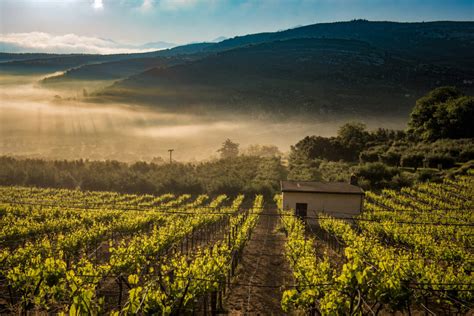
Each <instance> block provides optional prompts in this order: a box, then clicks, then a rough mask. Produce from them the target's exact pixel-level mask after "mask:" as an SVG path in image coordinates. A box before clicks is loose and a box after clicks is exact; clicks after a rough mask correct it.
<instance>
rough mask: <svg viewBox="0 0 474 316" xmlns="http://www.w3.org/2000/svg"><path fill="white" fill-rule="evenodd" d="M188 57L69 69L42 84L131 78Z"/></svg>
mask: <svg viewBox="0 0 474 316" xmlns="http://www.w3.org/2000/svg"><path fill="white" fill-rule="evenodd" d="M190 60H191V58H189V57H180V56H177V57H150V58H135V59H125V60H123V59H122V60H117V61H109V62H101V63H93V64H87V65H82V66H81V67H76V68H71V69H69V70H67V71H66V72H64V73H63V74H61V75H58V76H55V77H49V78H47V79H44V80H43V83H45V84H48V83H59V82H66V81H70V80H114V79H120V78H124V77H128V76H131V75H133V74H137V73H140V72H143V71H145V70H147V69H151V68H155V67H158V68H162V67H169V66H173V65H177V64H181V63H184V62H187V61H190Z"/></svg>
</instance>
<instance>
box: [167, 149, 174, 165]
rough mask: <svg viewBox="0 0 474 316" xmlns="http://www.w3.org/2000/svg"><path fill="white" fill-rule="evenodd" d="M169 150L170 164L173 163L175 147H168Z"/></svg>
mask: <svg viewBox="0 0 474 316" xmlns="http://www.w3.org/2000/svg"><path fill="white" fill-rule="evenodd" d="M168 151H169V152H170V164H172V163H173V151H174V149H168Z"/></svg>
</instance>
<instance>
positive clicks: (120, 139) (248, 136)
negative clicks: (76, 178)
mask: <svg viewBox="0 0 474 316" xmlns="http://www.w3.org/2000/svg"><path fill="white" fill-rule="evenodd" d="M51 75H55V74H49V75H48V76H51ZM44 77H45V76H43V77H39V76H18V75H15V76H13V75H0V155H12V156H18V157H25V158H48V159H79V158H87V159H117V160H122V161H136V160H146V161H150V160H151V159H153V158H154V157H163V158H165V159H167V155H168V149H170V148H173V149H175V151H174V153H173V158H174V159H176V160H179V161H196V160H204V159H210V158H213V157H216V156H217V152H216V150H217V149H218V148H219V147H220V145H221V143H222V142H223V141H224V140H225V139H226V138H230V139H232V140H233V141H235V142H237V143H239V144H240V146H241V148H245V147H246V146H248V145H251V144H266V145H269V144H272V145H276V146H278V147H279V148H280V150H281V151H282V152H288V151H289V149H290V145H292V144H295V143H296V142H297V141H298V140H300V139H302V138H303V137H304V136H307V135H321V136H332V135H335V134H336V133H337V129H338V127H339V126H340V125H341V124H343V123H345V122H347V119H340V120H334V119H332V120H327V119H326V120H324V119H322V118H321V120H314V121H309V120H296V119H295V120H286V121H285V122H282V121H275V120H270V119H257V118H254V117H250V116H235V115H228V116H219V117H216V116H214V115H212V113H208V114H199V115H197V114H185V113H169V112H163V111H159V110H156V109H150V108H145V107H141V106H137V105H134V104H110V103H97V104H93V103H90V102H84V98H83V88H85V89H87V91H93V90H94V89H98V88H100V87H103V86H106V85H108V84H110V82H89V83H88V82H80V83H73V84H71V85H69V86H67V87H60V88H57V87H56V88H51V87H45V85H41V84H40V83H39V81H40V80H41V79H42V78H44ZM365 122H366V123H367V125H368V126H369V128H375V127H378V126H383V127H385V128H403V126H404V122H403V121H401V120H398V121H394V120H391V119H387V120H386V121H383V120H380V119H377V120H376V119H372V120H367V119H366V120H365Z"/></svg>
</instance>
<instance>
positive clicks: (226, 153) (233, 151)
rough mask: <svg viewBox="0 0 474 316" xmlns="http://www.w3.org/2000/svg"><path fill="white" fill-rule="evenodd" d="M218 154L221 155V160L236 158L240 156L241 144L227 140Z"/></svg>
mask: <svg viewBox="0 0 474 316" xmlns="http://www.w3.org/2000/svg"><path fill="white" fill-rule="evenodd" d="M217 152H219V153H220V154H221V159H227V158H236V157H237V156H238V155H239V144H237V143H234V142H233V141H231V140H230V139H229V138H227V139H226V140H225V142H224V143H222V147H221V148H220V149H219V150H217Z"/></svg>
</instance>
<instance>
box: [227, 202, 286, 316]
mask: <svg viewBox="0 0 474 316" xmlns="http://www.w3.org/2000/svg"><path fill="white" fill-rule="evenodd" d="M265 213H267V214H272V215H277V212H276V210H275V209H272V210H266V211H265ZM278 221H279V219H278V217H277V216H265V215H262V216H260V219H259V222H258V224H257V226H256V227H255V229H254V232H253V234H252V238H251V239H250V240H249V241H248V243H247V245H246V247H245V249H244V252H243V256H242V261H241V262H240V265H239V268H238V270H237V273H236V277H235V279H234V280H233V283H235V284H234V285H233V286H232V288H231V289H230V291H229V293H228V295H227V297H226V299H225V302H226V303H225V309H226V311H228V313H229V314H230V315H241V314H245V315H248V314H251V315H285V313H284V312H283V311H282V310H281V307H280V300H281V296H282V293H283V291H284V288H281V287H280V286H281V285H282V284H291V283H292V280H291V272H290V269H289V266H288V263H287V262H286V260H285V257H284V249H283V247H284V243H285V234H284V233H283V232H282V231H277V230H276V228H277V223H278ZM248 284H256V285H257V284H258V285H260V286H247V285H248Z"/></svg>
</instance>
